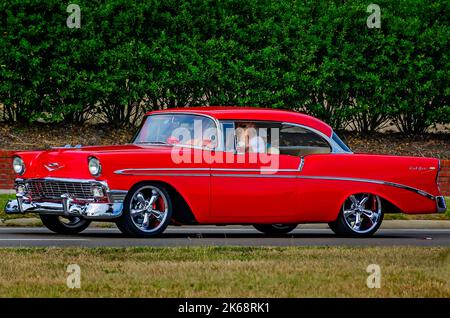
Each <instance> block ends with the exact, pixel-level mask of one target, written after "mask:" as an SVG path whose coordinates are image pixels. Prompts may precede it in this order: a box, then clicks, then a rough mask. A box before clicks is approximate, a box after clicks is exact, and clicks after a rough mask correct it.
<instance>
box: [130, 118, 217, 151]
mask: <svg viewBox="0 0 450 318" xmlns="http://www.w3.org/2000/svg"><path fill="white" fill-rule="evenodd" d="M217 140H218V138H217V127H216V123H215V122H214V121H213V120H212V119H210V118H209V117H205V116H200V115H189V114H161V115H151V116H148V117H147V118H146V119H145V121H144V123H143V125H142V128H141V129H140V131H139V133H138V134H137V135H136V137H135V139H134V140H133V143H135V144H168V145H185V146H197V147H206V148H216V147H217Z"/></svg>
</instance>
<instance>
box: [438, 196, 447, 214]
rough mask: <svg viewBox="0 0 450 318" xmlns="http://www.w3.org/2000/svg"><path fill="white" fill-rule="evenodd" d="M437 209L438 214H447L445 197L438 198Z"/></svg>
mask: <svg viewBox="0 0 450 318" xmlns="http://www.w3.org/2000/svg"><path fill="white" fill-rule="evenodd" d="M436 208H437V213H445V211H447V206H446V204H445V198H444V197H443V196H438V197H436Z"/></svg>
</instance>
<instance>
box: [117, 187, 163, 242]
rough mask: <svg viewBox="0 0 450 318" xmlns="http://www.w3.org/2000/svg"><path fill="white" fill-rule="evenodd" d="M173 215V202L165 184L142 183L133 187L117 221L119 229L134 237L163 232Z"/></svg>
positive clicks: (150, 235) (152, 235)
mask: <svg viewBox="0 0 450 318" xmlns="http://www.w3.org/2000/svg"><path fill="white" fill-rule="evenodd" d="M171 217H172V202H171V200H170V197H169V193H168V192H167V190H166V189H165V187H164V186H162V185H159V184H141V185H138V186H135V187H133V188H132V189H131V191H130V193H129V195H128V196H127V197H126V199H125V201H124V211H123V214H122V216H121V217H120V218H119V219H118V220H117V221H116V224H117V227H118V228H119V230H120V231H121V232H122V233H124V234H126V235H130V236H134V237H154V236H157V235H159V234H161V233H162V232H163V231H164V230H165V229H166V228H167V226H168V225H169V223H170V219H171Z"/></svg>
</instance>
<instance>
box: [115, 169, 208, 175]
mask: <svg viewBox="0 0 450 318" xmlns="http://www.w3.org/2000/svg"><path fill="white" fill-rule="evenodd" d="M210 170H211V169H210V168H135V169H133V168H129V169H121V170H116V171H114V173H115V174H128V175H129V174H132V173H130V172H133V171H138V172H141V171H143V172H147V171H210Z"/></svg>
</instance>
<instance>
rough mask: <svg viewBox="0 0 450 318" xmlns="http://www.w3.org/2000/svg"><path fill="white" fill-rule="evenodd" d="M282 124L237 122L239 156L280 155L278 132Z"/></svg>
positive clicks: (236, 141) (236, 142) (235, 133)
mask: <svg viewBox="0 0 450 318" xmlns="http://www.w3.org/2000/svg"><path fill="white" fill-rule="evenodd" d="M280 127H281V123H275V122H273V123H271V122H251V121H236V122H235V123H234V137H235V142H234V144H235V147H236V152H237V153H238V154H243V153H270V154H278V133H277V132H278V131H279V129H280Z"/></svg>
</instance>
